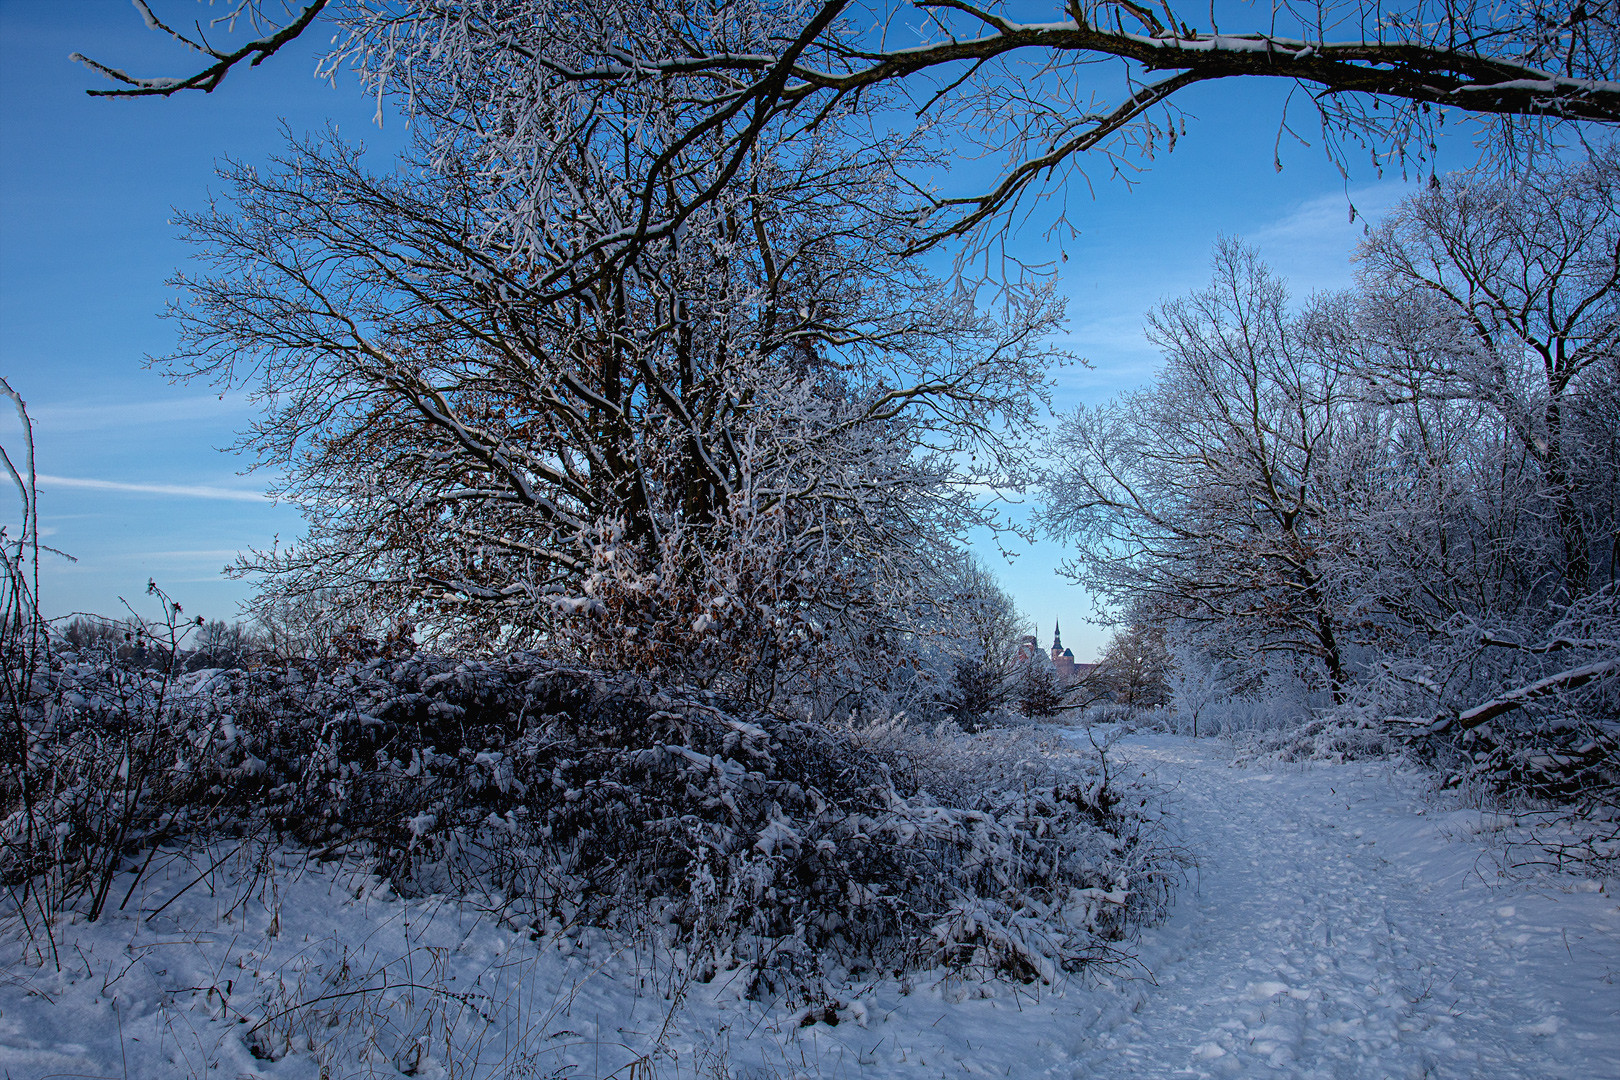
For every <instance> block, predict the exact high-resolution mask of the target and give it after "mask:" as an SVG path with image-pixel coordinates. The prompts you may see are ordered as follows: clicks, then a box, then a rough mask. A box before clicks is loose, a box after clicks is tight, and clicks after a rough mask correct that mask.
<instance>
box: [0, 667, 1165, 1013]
mask: <svg viewBox="0 0 1620 1080" xmlns="http://www.w3.org/2000/svg"><path fill="white" fill-rule="evenodd" d="M154 678H155V677H154V676H151V675H150V673H139V674H132V673H129V672H124V671H120V670H119V669H117V668H116V667H114V666H110V665H101V666H99V667H97V666H95V665H68V666H65V667H63V668H61V669H60V670H57V671H53V672H49V673H48V677H46V678H44V679H43V680H42V687H43V692H42V694H41V695H40V697H39V698H38V700H37V701H36V703H35V705H34V707H33V709H32V711H31V716H30V720H29V723H30V730H31V731H32V732H33V737H34V740H35V745H36V747H37V751H38V752H37V753H36V754H35V756H34V758H33V759H31V760H32V761H34V762H36V763H37V766H38V768H41V769H44V770H46V773H45V774H44V775H45V776H47V777H52V778H55V779H54V781H53V782H54V783H55V784H56V787H55V788H54V789H53V790H55V791H56V792H57V794H58V797H56V798H55V799H54V800H53V801H50V802H48V803H43V804H40V803H36V806H35V821H34V829H35V831H36V832H38V833H41V834H42V835H48V836H51V837H55V838H57V839H56V840H54V841H53V843H54V844H55V845H56V846H54V847H52V848H50V849H49V851H48V852H47V853H46V855H47V859H46V863H45V864H43V865H42V864H40V863H38V862H34V863H29V862H24V861H18V860H17V859H15V858H11V857H10V849H9V848H8V849H7V862H6V863H5V864H4V866H3V869H4V871H5V872H6V873H7V874H8V875H9V877H10V880H12V881H14V882H15V881H18V880H21V879H24V878H27V877H29V876H30V875H37V874H39V873H42V872H50V871H52V870H53V869H54V868H53V866H52V865H50V861H51V860H53V859H54V860H59V861H60V862H61V863H62V865H63V866H64V867H68V868H69V869H68V872H71V873H73V874H78V875H81V876H86V875H87V880H92V879H93V880H102V879H107V880H110V877H111V874H110V871H118V872H123V873H126V874H127V873H129V872H131V871H134V872H136V874H137V878H138V872H139V869H140V867H141V865H142V859H143V858H144V857H145V854H146V853H147V852H149V851H151V850H152V848H153V846H154V845H156V844H159V843H162V842H165V841H185V842H197V841H199V840H202V839H206V838H219V837H222V836H235V835H253V836H259V837H264V838H268V839H273V840H279V841H280V842H292V843H295V844H297V845H300V846H304V847H306V848H310V849H314V850H316V851H318V852H324V853H327V854H336V853H338V852H346V853H348V854H351V855H358V856H362V857H366V858H369V859H370V860H372V862H373V865H374V866H375V868H376V871H377V872H378V873H380V874H382V875H383V876H385V877H386V878H388V879H389V880H390V881H392V882H393V883H394V885H395V886H396V887H397V888H399V889H401V890H404V891H416V892H427V891H434V892H437V891H443V892H453V893H460V894H463V895H469V896H470V895H477V896H482V897H487V898H491V899H489V900H488V902H489V903H490V904H492V905H494V906H496V907H498V908H499V909H500V912H501V914H502V915H503V917H505V918H507V919H509V920H510V919H517V920H519V921H520V922H524V923H527V924H529V925H532V926H534V927H535V928H536V930H537V931H538V930H540V929H542V928H547V927H564V928H568V927H581V926H598V927H607V928H610V929H611V928H621V929H636V930H645V929H646V928H647V927H649V926H651V927H661V928H662V929H661V930H660V931H659V933H661V934H662V935H664V937H665V944H667V945H669V946H671V947H674V948H676V949H678V950H680V951H681V952H682V953H683V954H684V955H685V956H686V957H687V961H688V963H689V964H690V966H691V970H692V971H693V973H694V974H695V976H696V977H698V978H700V979H701V978H708V977H712V975H713V974H714V973H715V972H717V971H718V970H720V969H722V968H727V967H739V966H742V967H746V968H747V969H748V970H749V974H750V978H751V979H752V980H753V982H754V983H755V985H756V989H757V990H758V991H759V992H767V991H769V992H773V993H774V992H781V991H788V992H800V991H803V990H804V989H805V988H807V987H812V986H813V985H815V981H816V980H817V979H818V978H819V977H820V974H821V972H822V971H823V969H824V965H826V964H827V963H829V962H836V963H837V964H839V965H841V966H843V967H844V968H846V969H850V968H857V969H858V968H865V969H874V970H879V971H894V970H903V969H912V968H917V967H930V966H934V965H939V964H944V965H949V966H958V967H961V966H974V967H982V968H985V969H987V970H991V971H994V972H997V973H999V974H1003V975H1007V976H1011V977H1014V978H1019V979H1034V978H1041V979H1050V978H1053V977H1054V976H1055V975H1056V973H1057V972H1058V971H1060V970H1065V969H1075V968H1078V967H1080V966H1082V965H1084V964H1086V963H1088V962H1091V961H1097V960H1106V959H1110V958H1113V957H1115V956H1116V955H1117V949H1118V946H1117V944H1116V943H1117V942H1118V941H1119V940H1120V939H1121V938H1122V937H1123V936H1125V934H1126V933H1127V931H1128V928H1129V926H1130V924H1131V923H1132V922H1133V921H1136V920H1139V919H1141V918H1144V917H1148V916H1150V915H1151V914H1152V913H1154V912H1155V911H1157V910H1159V908H1160V907H1161V905H1162V903H1163V900H1164V897H1165V893H1166V890H1167V888H1168V883H1169V880H1170V879H1169V877H1167V876H1166V875H1167V874H1169V873H1171V872H1172V868H1171V866H1170V865H1169V862H1168V860H1167V856H1166V855H1165V853H1164V850H1163V849H1162V847H1161V846H1160V845H1159V844H1158V843H1157V840H1156V833H1155V829H1154V826H1153V823H1152V814H1151V812H1150V806H1149V803H1150V800H1149V798H1148V796H1147V794H1146V793H1144V792H1137V791H1135V790H1133V789H1129V788H1126V787H1124V786H1122V785H1121V784H1120V783H1119V782H1118V780H1117V778H1116V777H1113V776H1111V775H1110V773H1109V772H1108V769H1107V764H1106V761H1105V760H1104V761H1099V760H1096V759H1086V758H1082V757H1081V756H1080V755H1078V754H1076V753H1074V752H1072V751H1066V750H1065V749H1064V748H1063V747H1062V746H1060V745H1059V744H1058V743H1056V742H1053V741H1051V740H1042V739H1040V738H1039V737H1037V736H1035V735H1034V734H1032V733H1030V732H1029V731H1014V732H992V733H990V734H988V735H985V736H981V737H978V738H977V739H973V738H969V737H967V736H963V735H961V734H960V732H959V731H958V730H956V729H952V730H951V731H949V732H946V731H943V730H942V731H940V732H936V733H929V734H915V733H912V732H909V731H906V730H904V729H902V728H900V727H898V726H893V725H891V726H889V727H888V728H886V729H882V730H881V731H880V730H878V729H866V730H862V731H856V730H853V729H850V728H836V727H828V726H825V725H820V724H815V723H810V722H806V721H802V720H794V719H788V718H784V717H781V716H779V715H774V714H771V713H767V712H761V711H758V710H749V709H745V708H743V707H740V706H736V705H734V704H732V703H728V702H727V701H726V700H724V699H722V698H719V697H718V696H716V695H713V694H708V693H704V692H699V691H677V690H669V689H660V688H658V687H656V686H654V685H652V684H650V683H648V682H646V681H645V680H642V679H639V678H636V677H632V676H625V675H605V674H601V673H596V672H589V671H581V670H568V669H560V668H557V667H554V666H550V665H548V664H547V663H545V662H543V661H542V660H540V659H539V658H538V657H537V656H535V655H533V654H521V653H520V654H513V655H510V656H507V657H504V658H500V659H497V660H489V661H474V660H456V661H453V660H448V659H444V658H441V657H436V656H430V655H426V654H422V653H418V654H415V655H411V656H409V657H404V658H398V657H396V658H392V659H390V658H387V657H375V658H372V659H370V660H366V661H364V662H354V663H351V664H349V665H347V666H346V667H343V668H340V669H338V670H336V671H333V672H330V673H327V674H321V673H303V672H300V671H298V670H297V669H281V670H266V671H258V672H245V671H228V672H227V671H210V672H198V673H191V674H187V675H184V676H181V677H180V678H179V679H178V680H177V681H174V682H172V683H170V684H169V685H167V687H159V686H158V684H157V683H156V682H154V681H153V679H154ZM160 690H161V691H162V693H161V696H158V693H159V691H160ZM132 733H134V736H135V737H131V736H132ZM36 779H37V777H36V776H35V775H34V774H33V773H29V774H28V775H27V776H25V777H21V778H19V777H15V776H11V777H7V783H8V785H9V786H8V788H7V790H6V792H5V794H6V796H7V799H8V807H7V809H8V810H9V811H10V812H11V813H12V818H11V820H13V821H15V820H16V815H17V814H18V813H19V812H20V809H19V807H18V803H17V798H16V796H17V792H18V790H19V787H18V781H19V780H26V781H29V782H32V781H34V780H36ZM98 873H99V875H100V876H99V877H97V874H98ZM90 892H91V893H94V890H93V889H92V890H90ZM104 892H105V889H104V888H103V889H102V893H104ZM85 895H87V892H86V888H80V889H78V891H77V892H72V894H71V895H70V896H69V900H70V902H81V903H82V901H83V897H84V896H85ZM92 902H93V903H94V904H95V905H96V907H95V910H97V911H99V910H101V907H102V906H103V905H104V904H105V903H106V900H105V898H104V896H102V895H94V896H93V898H92ZM88 910H89V909H87V911H88Z"/></svg>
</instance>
